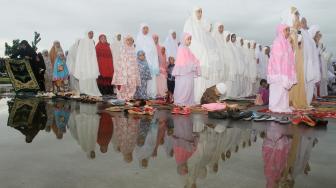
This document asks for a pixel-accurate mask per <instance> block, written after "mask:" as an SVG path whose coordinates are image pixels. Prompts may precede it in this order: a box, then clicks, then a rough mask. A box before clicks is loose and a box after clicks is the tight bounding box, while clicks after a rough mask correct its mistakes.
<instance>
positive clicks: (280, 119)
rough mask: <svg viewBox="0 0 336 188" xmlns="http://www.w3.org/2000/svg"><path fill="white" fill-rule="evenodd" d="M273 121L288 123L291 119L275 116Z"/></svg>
mask: <svg viewBox="0 0 336 188" xmlns="http://www.w3.org/2000/svg"><path fill="white" fill-rule="evenodd" d="M275 122H277V123H279V124H289V123H290V122H291V121H290V119H289V118H288V117H279V118H276V120H275Z"/></svg>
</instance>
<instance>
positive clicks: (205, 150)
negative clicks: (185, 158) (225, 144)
mask: <svg viewBox="0 0 336 188" xmlns="http://www.w3.org/2000/svg"><path fill="white" fill-rule="evenodd" d="M216 134H217V133H216V132H215V130H214V129H212V128H208V127H207V128H206V129H205V130H204V131H202V132H201V133H200V135H199V141H198V144H197V148H196V151H195V153H194V154H193V156H192V157H191V158H190V159H189V166H190V170H189V173H188V176H187V178H186V180H187V181H186V187H188V188H189V187H194V186H196V183H197V179H204V178H206V176H207V174H208V170H207V166H208V165H209V163H210V162H211V159H212V157H213V156H214V154H215V151H216V144H217V136H216ZM214 165H215V164H214ZM213 167H214V168H215V169H212V170H214V171H215V172H216V170H217V169H216V168H217V167H216V166H212V168H213Z"/></svg>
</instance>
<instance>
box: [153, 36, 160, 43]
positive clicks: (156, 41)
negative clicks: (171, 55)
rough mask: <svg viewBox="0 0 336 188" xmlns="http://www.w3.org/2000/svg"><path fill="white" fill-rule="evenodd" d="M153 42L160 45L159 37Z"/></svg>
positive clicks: (154, 38) (155, 37)
mask: <svg viewBox="0 0 336 188" xmlns="http://www.w3.org/2000/svg"><path fill="white" fill-rule="evenodd" d="M153 40H154V43H155V44H159V37H158V36H154V37H153Z"/></svg>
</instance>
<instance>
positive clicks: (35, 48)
mask: <svg viewBox="0 0 336 188" xmlns="http://www.w3.org/2000/svg"><path fill="white" fill-rule="evenodd" d="M40 41H41V37H40V33H38V32H36V31H35V32H34V40H33V41H32V43H31V44H32V47H33V49H34V50H35V51H37V44H38V43H39V42H40Z"/></svg>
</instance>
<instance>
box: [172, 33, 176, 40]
mask: <svg viewBox="0 0 336 188" xmlns="http://www.w3.org/2000/svg"><path fill="white" fill-rule="evenodd" d="M172 37H173V39H174V40H175V39H176V32H173V33H172Z"/></svg>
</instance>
